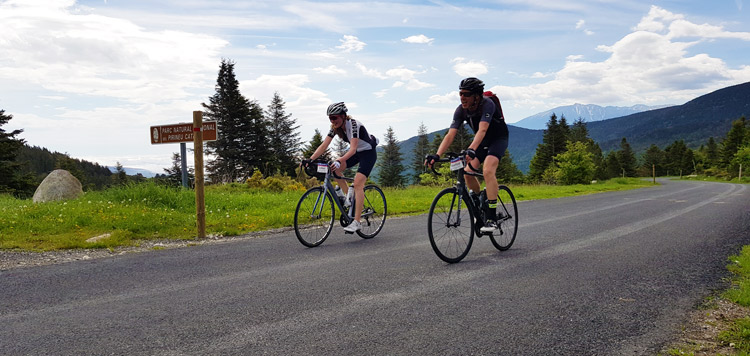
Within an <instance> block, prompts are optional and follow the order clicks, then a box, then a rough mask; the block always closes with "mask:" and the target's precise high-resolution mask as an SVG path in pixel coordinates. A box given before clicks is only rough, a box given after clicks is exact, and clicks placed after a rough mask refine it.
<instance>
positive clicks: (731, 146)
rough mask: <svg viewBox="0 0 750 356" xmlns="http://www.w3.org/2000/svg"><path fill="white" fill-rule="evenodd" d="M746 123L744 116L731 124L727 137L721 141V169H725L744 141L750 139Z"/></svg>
mask: <svg viewBox="0 0 750 356" xmlns="http://www.w3.org/2000/svg"><path fill="white" fill-rule="evenodd" d="M748 123H750V122H747V121H746V120H745V117H744V116H743V117H741V118H740V119H739V120H735V121H734V122H732V128H731V129H729V132H728V133H727V137H726V139H724V141H722V145H721V146H722V147H721V161H720V164H721V168H726V167H727V166H728V165H729V163H730V162H731V161H732V159H733V158H734V155H735V154H736V153H737V151H738V150H739V149H740V147H742V145H743V143H744V142H745V140H749V139H750V133H749V131H750V128H748V127H747V124H748Z"/></svg>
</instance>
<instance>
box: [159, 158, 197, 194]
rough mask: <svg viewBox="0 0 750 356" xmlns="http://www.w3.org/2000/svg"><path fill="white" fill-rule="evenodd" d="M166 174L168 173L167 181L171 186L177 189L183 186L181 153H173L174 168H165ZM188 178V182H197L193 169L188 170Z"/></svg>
mask: <svg viewBox="0 0 750 356" xmlns="http://www.w3.org/2000/svg"><path fill="white" fill-rule="evenodd" d="M164 173H166V176H165V179H166V181H167V182H169V184H170V185H173V186H175V187H180V186H182V157H181V156H180V154H179V153H177V152H174V153H172V167H169V168H164ZM187 178H188V182H192V181H194V180H195V175H194V171H193V168H188V172H187ZM188 185H190V183H188Z"/></svg>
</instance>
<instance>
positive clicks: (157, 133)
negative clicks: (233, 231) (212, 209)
mask: <svg viewBox="0 0 750 356" xmlns="http://www.w3.org/2000/svg"><path fill="white" fill-rule="evenodd" d="M217 131H218V130H217V129H216V121H206V122H203V112H201V111H193V122H192V123H190V122H188V123H179V124H173V125H160V126H151V129H150V134H151V144H152V145H156V144H162V143H179V144H180V159H181V162H180V163H181V164H182V186H183V187H186V188H187V187H188V184H187V159H186V157H185V155H186V151H187V149H186V147H185V144H186V143H187V142H192V143H193V146H194V148H195V149H194V150H193V151H194V159H195V218H196V223H197V224H196V226H197V228H198V238H205V237H206V206H205V199H204V191H203V189H204V186H203V142H205V141H216V137H217V136H218V133H217Z"/></svg>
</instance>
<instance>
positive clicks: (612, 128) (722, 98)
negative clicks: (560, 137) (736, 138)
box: [587, 82, 750, 152]
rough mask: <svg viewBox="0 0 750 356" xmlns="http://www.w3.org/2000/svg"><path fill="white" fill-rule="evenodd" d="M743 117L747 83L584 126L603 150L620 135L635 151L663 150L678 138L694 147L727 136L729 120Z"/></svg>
mask: <svg viewBox="0 0 750 356" xmlns="http://www.w3.org/2000/svg"><path fill="white" fill-rule="evenodd" d="M743 116H744V117H749V116H750V82H747V83H744V84H739V85H734V86H731V87H727V88H724V89H719V90H717V91H715V92H712V93H709V94H706V95H703V96H700V97H698V98H696V99H693V100H691V101H689V102H687V103H685V104H683V105H678V106H670V107H668V108H663V109H657V110H651V111H646V112H642V113H637V114H633V115H628V116H624V117H619V118H615V119H610V120H605V121H598V122H591V123H588V125H587V127H588V129H589V133H590V135H591V138H593V139H594V140H596V142H598V143H599V145H600V146H601V148H602V150H604V151H608V150H613V149H618V148H619V145H620V141H621V140H622V138H623V137H625V138H627V140H628V143H630V145H631V146H632V147H633V149H634V150H636V152H640V151H644V150H646V149H647V148H648V147H649V146H651V144H655V145H657V146H659V147H660V148H662V149H663V148H664V147H666V146H668V145H670V144H672V143H673V142H674V141H677V140H684V141H685V144H686V145H687V146H688V147H690V148H693V149H696V148H698V147H700V145H702V144H705V143H706V142H708V139H709V138H710V137H713V138H714V139H716V140H721V139H723V138H724V137H726V134H727V132H729V129H730V128H731V126H732V121H734V120H737V119H739V118H741V117H743Z"/></svg>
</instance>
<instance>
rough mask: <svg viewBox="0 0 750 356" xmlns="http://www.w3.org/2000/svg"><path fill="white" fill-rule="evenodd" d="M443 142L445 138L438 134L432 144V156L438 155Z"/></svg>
mask: <svg viewBox="0 0 750 356" xmlns="http://www.w3.org/2000/svg"><path fill="white" fill-rule="evenodd" d="M442 142H443V136H442V135H440V133H436V134H435V137H433V138H432V142H430V154H431V155H434V154H436V153H437V151H438V148H440V144H441V143H442Z"/></svg>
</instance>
